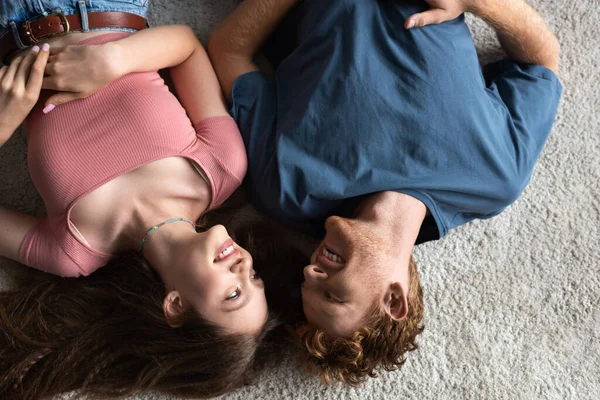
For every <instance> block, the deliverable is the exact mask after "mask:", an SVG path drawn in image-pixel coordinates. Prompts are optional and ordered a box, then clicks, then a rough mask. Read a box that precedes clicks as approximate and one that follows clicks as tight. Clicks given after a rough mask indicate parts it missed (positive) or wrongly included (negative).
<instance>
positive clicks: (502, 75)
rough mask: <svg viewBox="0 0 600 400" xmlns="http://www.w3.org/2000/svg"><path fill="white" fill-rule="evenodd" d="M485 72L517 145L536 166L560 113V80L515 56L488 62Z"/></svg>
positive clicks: (484, 74) (494, 99)
mask: <svg viewBox="0 0 600 400" xmlns="http://www.w3.org/2000/svg"><path fill="white" fill-rule="evenodd" d="M483 76H484V78H485V81H486V86H487V90H488V95H489V96H490V98H491V100H492V102H493V103H494V105H495V106H496V109H497V110H498V111H499V112H500V113H502V114H506V115H505V116H506V117H507V119H508V122H509V125H510V126H511V128H512V129H511V131H512V134H513V143H514V145H515V149H516V150H517V151H519V150H520V151H524V152H526V153H527V154H528V157H527V158H528V160H529V162H530V163H531V164H532V165H531V167H533V163H534V162H535V160H536V159H537V157H538V156H539V154H540V152H541V151H542V148H543V147H544V144H545V143H546V140H547V139H548V135H549V133H550V130H551V129H552V124H553V122H554V118H555V117H556V111H557V108H558V102H559V100H560V96H561V94H562V85H561V83H560V81H559V80H558V78H557V77H556V75H555V74H554V72H552V71H551V70H549V69H548V68H545V67H542V66H541V65H534V64H518V63H516V62H515V61H513V60H502V61H499V62H495V63H492V64H489V65H487V66H485V67H484V68H483ZM529 172H531V171H529Z"/></svg>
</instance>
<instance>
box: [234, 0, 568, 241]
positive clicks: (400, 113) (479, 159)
mask: <svg viewBox="0 0 600 400" xmlns="http://www.w3.org/2000/svg"><path fill="white" fill-rule="evenodd" d="M427 8H428V6H427V5H426V4H425V2H423V1H398V0H388V1H385V0H381V1H375V0H338V1H316V0H314V1H312V0H305V1H304V2H303V3H301V5H300V6H299V7H297V8H296V9H295V10H294V11H293V12H292V14H291V15H290V16H289V18H288V19H287V20H286V21H285V24H287V25H286V27H285V28H286V29H287V30H288V31H290V26H293V29H292V30H291V32H292V33H286V34H285V35H286V37H284V38H282V37H281V36H279V37H277V39H278V40H279V41H283V42H287V43H291V46H293V48H290V49H289V51H288V53H289V54H286V56H285V58H284V59H283V61H282V62H281V63H280V64H279V66H278V68H277V69H276V73H275V77H274V78H269V77H267V76H266V75H264V74H262V73H260V72H251V73H248V74H245V75H242V76H240V77H239V78H238V79H237V80H236V81H235V83H234V86H233V89H232V93H231V102H232V109H231V112H232V115H233V117H234V118H235V120H236V121H237V123H238V124H239V127H240V130H241V132H242V135H243V137H244V141H245V144H246V149H247V152H248V175H247V181H246V182H247V189H248V192H249V194H250V197H251V199H252V201H253V202H254V204H255V205H256V206H257V208H258V209H259V210H261V211H262V212H264V213H266V214H268V215H270V216H271V217H273V218H275V219H276V220H278V221H279V222H281V223H284V224H286V225H288V226H291V227H292V228H295V229H298V230H301V231H303V232H305V233H309V234H313V235H319V234H322V232H323V222H324V220H325V219H326V218H327V217H328V216H330V215H342V216H349V215H351V214H352V212H353V211H354V208H355V206H356V205H357V203H358V201H360V199H361V198H362V196H365V195H368V194H371V193H375V192H380V191H388V190H390V191H397V192H401V193H405V194H408V195H410V196H413V197H415V198H417V199H419V200H421V201H422V202H423V203H425V205H426V206H427V208H428V209H429V211H430V213H431V216H430V217H428V218H426V220H425V222H424V223H423V226H422V228H421V234H420V235H419V239H418V241H417V242H423V241H427V240H433V239H437V238H439V237H441V236H444V235H445V234H446V233H447V232H448V231H449V230H450V229H452V228H454V227H457V226H459V225H461V224H464V223H467V222H469V221H471V220H473V219H475V218H490V217H492V216H494V215H497V214H498V213H500V212H501V211H502V210H503V209H504V208H505V207H507V206H508V205H509V204H511V203H512V202H513V201H514V200H516V199H517V197H518V196H519V194H520V193H521V192H522V191H523V189H524V188H525V186H526V185H527V183H528V181H529V179H530V177H531V173H532V170H533V166H534V163H535V161H536V159H537V158H538V156H539V154H540V151H541V150H542V148H543V146H544V143H545V142H546V139H547V137H548V134H549V132H550V130H551V127H552V123H553V121H554V118H555V115H556V110H557V106H558V102H559V98H560V95H561V92H562V86H561V84H560V82H559V81H558V79H557V77H556V76H555V75H554V73H553V72H552V71H550V70H549V69H547V68H544V67H542V66H539V65H520V64H517V63H515V62H513V61H510V60H504V61H501V62H498V63H494V64H491V65H488V66H487V67H485V68H484V69H483V71H482V70H481V68H480V66H479V62H478V59H477V54H476V52H475V47H474V44H473V40H472V38H471V34H470V32H469V29H468V28H467V26H466V24H465V23H464V16H461V17H459V18H457V19H456V20H453V21H449V22H445V23H443V24H440V25H432V26H428V27H425V28H420V29H413V30H406V29H404V28H403V23H404V21H405V20H406V18H407V17H409V16H410V15H412V14H413V13H415V12H420V11H423V10H425V9H427ZM282 39H283V40H282Z"/></svg>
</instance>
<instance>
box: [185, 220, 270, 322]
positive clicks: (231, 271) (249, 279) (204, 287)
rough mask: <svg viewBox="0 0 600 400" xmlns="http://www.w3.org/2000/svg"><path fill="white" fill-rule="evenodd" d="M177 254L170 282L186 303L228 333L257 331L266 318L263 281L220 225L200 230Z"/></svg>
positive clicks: (243, 250) (243, 251)
mask: <svg viewBox="0 0 600 400" xmlns="http://www.w3.org/2000/svg"><path fill="white" fill-rule="evenodd" d="M196 236H197V237H196V238H195V239H194V240H193V241H192V242H190V243H189V245H186V248H185V249H184V251H182V252H181V254H180V256H178V257H177V263H178V265H179V267H180V268H179V269H180V270H181V272H179V273H178V274H177V277H176V281H175V282H173V283H174V284H175V286H176V289H177V291H178V292H179V294H180V295H181V298H182V299H183V303H184V305H186V306H192V307H193V308H194V309H195V310H196V311H197V312H198V314H200V315H202V316H203V317H204V318H206V319H207V320H209V321H211V322H212V323H214V324H216V325H218V326H220V327H223V328H225V329H226V330H227V331H229V332H232V333H258V332H259V331H260V329H261V328H262V326H263V325H264V323H265V322H266V320H267V300H266V298H265V290H264V284H263V282H262V280H261V279H260V278H259V277H258V275H257V274H256V271H254V268H253V264H252V256H251V255H250V253H248V252H247V251H246V250H245V249H243V248H241V247H240V246H238V245H237V244H236V243H235V242H234V241H233V240H232V239H231V238H230V237H229V234H228V233H227V230H226V229H225V228H224V227H223V226H222V225H216V226H214V227H212V228H210V229H209V230H207V231H206V232H201V233H198V234H197V235H196Z"/></svg>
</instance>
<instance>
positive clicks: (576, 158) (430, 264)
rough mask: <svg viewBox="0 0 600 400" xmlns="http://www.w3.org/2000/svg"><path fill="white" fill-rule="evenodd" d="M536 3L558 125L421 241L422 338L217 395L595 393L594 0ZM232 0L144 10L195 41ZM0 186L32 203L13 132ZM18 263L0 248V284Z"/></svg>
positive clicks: (599, 141)
mask: <svg viewBox="0 0 600 400" xmlns="http://www.w3.org/2000/svg"><path fill="white" fill-rule="evenodd" d="M326 1H331V0H326ZM373 1H375V0H373ZM399 1H400V0H399ZM532 3H533V5H534V6H536V7H537V9H538V10H539V11H540V12H541V14H542V15H543V16H544V18H545V19H546V21H548V22H549V24H550V25H551V27H552V29H553V30H554V32H556V34H557V35H558V38H559V39H560V42H561V44H562V64H561V80H562V82H563V84H564V87H565V91H564V95H563V99H562V102H561V105H560V109H559V112H558V117H557V120H556V124H555V127H554V131H553V132H552V135H551V136H550V139H549V141H548V144H547V145H546V148H545V150H544V151H543V153H542V155H541V158H540V160H539V162H538V164H537V167H536V169H535V173H534V175H533V178H532V180H531V183H530V185H529V187H528V188H527V189H526V190H525V192H524V194H523V195H522V196H521V198H520V200H519V201H517V202H516V203H515V204H514V205H512V206H511V207H510V208H508V209H507V210H506V211H505V212H504V213H503V214H502V215H500V216H498V217H496V218H494V219H492V220H490V221H485V222H475V223H472V224H469V225H468V226H465V227H463V228H460V229H458V230H456V231H455V232H453V233H452V234H450V235H449V236H448V237H446V238H445V239H443V240H441V241H439V242H437V243H430V244H427V245H424V246H421V247H419V248H418V249H417V251H416V258H417V261H418V263H419V265H420V270H421V276H422V283H423V286H424V290H425V305H426V330H425V332H424V333H423V335H422V336H421V338H420V345H421V347H420V349H419V350H418V351H417V352H414V353H412V354H411V355H410V357H409V359H408V362H407V363H406V365H405V367H404V368H403V369H402V371H401V372H394V373H382V374H380V376H379V377H378V378H376V379H372V380H370V381H369V382H368V383H367V384H366V385H365V386H364V387H363V388H360V389H349V388H344V387H341V386H334V387H326V386H322V385H320V384H319V383H318V381H317V380H316V379H312V378H307V377H304V376H303V375H302V374H301V373H300V371H299V370H298V369H297V368H296V367H295V366H294V364H293V362H292V361H291V360H284V361H283V362H282V363H281V365H280V366H279V367H278V368H277V369H274V370H272V371H269V372H268V373H267V374H265V375H264V377H263V378H262V379H261V380H260V381H259V382H257V384H255V385H254V386H252V387H248V388H246V389H243V390H240V391H238V392H235V393H231V394H229V395H227V396H224V397H223V399H228V400H233V399H267V400H280V399H315V398H319V399H341V398H343V399H383V398H385V399H406V398H408V399H460V400H464V399H597V398H600V394H599V393H600V309H599V306H600V304H599V303H600V300H599V299H600V254H599V249H598V248H599V247H600V235H599V229H600V216H599V209H600V202H599V197H600V194H599V191H600V189H599V185H600V183H599V182H600V126H599V121H600V96H599V94H598V92H599V90H600V84H599V83H598V82H599V81H600V44H599V43H600V27H599V26H598V24H599V23H600V10H599V8H600V3H598V0H579V1H567V0H554V1H542V0H534V1H532ZM235 4H236V1H235V0H156V1H154V3H153V10H152V12H151V20H152V21H153V23H154V24H164V23H188V24H191V25H192V26H193V27H194V28H195V29H196V30H197V32H198V34H199V36H200V37H201V38H202V39H203V40H205V39H206V38H207V36H208V32H209V31H210V29H211V27H212V26H214V24H215V23H216V22H217V21H218V20H219V19H220V18H222V17H223V16H224V15H225V13H226V12H227V11H228V10H229V9H230V8H231V7H233V6H234V5H235ZM469 22H470V25H471V27H472V31H473V34H474V36H475V40H476V43H477V46H478V48H479V49H480V50H481V51H482V54H483V55H484V56H483V57H484V59H486V60H487V59H489V57H493V56H494V55H497V54H498V52H497V49H498V44H497V43H496V41H495V39H494V38H493V35H492V34H491V32H490V31H489V30H488V29H487V28H486V27H485V26H484V25H483V24H482V23H481V22H480V21H473V20H472V19H469ZM0 188H1V189H0V196H1V200H0V202H1V203H2V204H7V205H12V206H15V207H19V208H20V209H22V210H25V211H30V212H36V213H39V212H41V211H42V204H41V202H40V199H39V197H38V195H37V194H36V191H35V189H34V188H33V186H32V184H31V182H30V180H29V178H28V177H27V172H26V164H25V144H24V140H23V138H22V137H21V136H15V137H14V138H13V139H12V140H11V141H10V142H9V143H8V144H7V145H6V146H5V147H4V148H2V149H0ZM20 268H23V267H20V266H18V265H16V264H12V263H9V262H7V261H6V260H0V288H4V289H5V288H8V287H10V285H11V284H14V282H13V280H14V276H15V274H16V273H17V271H18V270H19V269H20ZM594 393H596V394H595V395H594ZM138 398H139V399H167V398H168V397H166V396H160V395H146V396H139V397H138Z"/></svg>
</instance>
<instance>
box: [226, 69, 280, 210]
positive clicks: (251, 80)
mask: <svg viewBox="0 0 600 400" xmlns="http://www.w3.org/2000/svg"><path fill="white" fill-rule="evenodd" d="M230 102H231V109H230V113H231V116H232V117H233V119H234V120H235V122H236V123H237V124H238V127H239V130H240V132H241V134H242V138H243V139H244V145H245V146H246V153H247V155H248V172H247V174H246V189H247V190H248V193H249V195H250V197H251V198H252V199H253V201H254V204H255V206H257V207H258V208H259V209H260V210H264V209H266V208H270V207H273V205H272V204H267V203H268V202H269V200H271V201H276V200H277V199H278V198H279V197H278V190H279V182H278V167H277V149H276V144H277V142H276V138H277V136H276V121H277V86H276V84H275V81H274V80H272V79H270V78H269V77H267V76H266V75H265V74H263V73H261V72H258V71H257V72H249V73H247V74H244V75H241V76H240V77H238V78H237V79H236V80H235V82H234V83H233V88H232V89H231V98H230Z"/></svg>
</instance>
